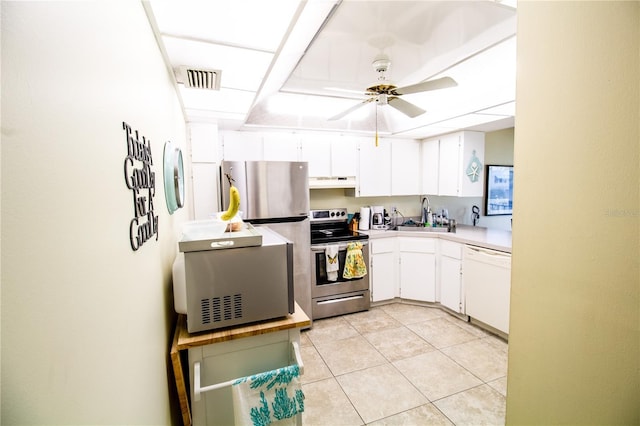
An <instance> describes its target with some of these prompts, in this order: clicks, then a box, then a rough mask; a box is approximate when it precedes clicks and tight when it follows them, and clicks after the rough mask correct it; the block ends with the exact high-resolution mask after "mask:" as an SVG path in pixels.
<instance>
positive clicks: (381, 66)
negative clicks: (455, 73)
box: [329, 54, 458, 121]
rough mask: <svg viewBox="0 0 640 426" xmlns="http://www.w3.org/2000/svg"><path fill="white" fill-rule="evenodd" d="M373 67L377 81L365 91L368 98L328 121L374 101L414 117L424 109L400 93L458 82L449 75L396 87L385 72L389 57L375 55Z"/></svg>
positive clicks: (389, 63)
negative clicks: (406, 99) (405, 98)
mask: <svg viewBox="0 0 640 426" xmlns="http://www.w3.org/2000/svg"><path fill="white" fill-rule="evenodd" d="M372 65H373V68H374V69H375V70H376V72H377V73H378V81H377V83H376V84H374V85H373V86H371V87H368V88H367V89H366V91H365V95H367V96H369V98H368V99H365V100H364V101H362V102H360V103H359V104H356V105H354V106H352V107H351V108H349V109H347V110H346V111H343V112H341V113H339V114H337V115H334V116H333V117H331V118H329V120H330V121H333V120H339V119H341V118H343V117H345V116H346V115H348V114H350V113H352V112H353V111H355V110H357V109H358V108H360V107H361V106H363V105H365V104H368V103H370V102H373V101H375V102H376V103H377V104H378V105H390V106H392V107H393V108H395V109H397V110H398V111H400V112H402V113H403V114H405V115H407V116H409V117H411V118H414V117H417V116H419V115H421V114H424V113H425V112H426V111H425V110H423V109H422V108H420V107H418V106H416V105H414V104H412V103H411V102H407V101H405V100H404V99H402V98H400V96H402V95H408V94H411V93H419V92H427V91H430V90H438V89H446V88H448V87H454V86H457V85H458V83H456V81H455V80H454V79H452V78H451V77H442V78H438V79H436V80H429V81H424V82H422V83H416V84H411V85H409V86H404V87H396V86H395V85H394V84H393V83H392V82H391V81H389V80H387V76H386V72H387V71H388V69H389V67H390V66H391V61H390V60H389V57H388V56H387V55H385V54H380V55H378V56H376V58H375V59H374V60H373V63H372Z"/></svg>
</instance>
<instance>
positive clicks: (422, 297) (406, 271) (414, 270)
mask: <svg viewBox="0 0 640 426" xmlns="http://www.w3.org/2000/svg"><path fill="white" fill-rule="evenodd" d="M435 246H436V240H435V239H431V238H429V239H427V238H412V237H406V238H403V237H400V238H398V253H399V257H400V280H399V281H400V284H399V287H400V297H402V298H403V299H411V300H418V301H421V302H435V301H436V255H435V251H436V250H435Z"/></svg>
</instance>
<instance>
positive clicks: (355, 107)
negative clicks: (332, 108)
mask: <svg viewBox="0 0 640 426" xmlns="http://www.w3.org/2000/svg"><path fill="white" fill-rule="evenodd" d="M374 100H375V98H369V99H367V100H364V101H362V102H360V103H359V104H355V105H354V106H352V107H351V108H349V109H348V110H346V111H342V112H341V113H340V114H336V115H334V116H333V117H331V118H329V121H334V120H340V119H341V118H342V117H344V116H346V115H348V114H351V113H352V112H353V111H355V110H357V109H358V108H360V107H361V106H363V105H364V104H368V103H369V102H373V101H374Z"/></svg>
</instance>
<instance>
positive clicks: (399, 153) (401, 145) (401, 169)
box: [357, 138, 421, 197]
mask: <svg viewBox="0 0 640 426" xmlns="http://www.w3.org/2000/svg"><path fill="white" fill-rule="evenodd" d="M378 145H379V146H376V145H375V139H373V138H371V139H369V138H367V139H363V140H361V141H360V149H359V151H358V191H357V195H358V196H360V197H375V196H396V195H398V196H399V195H418V194H420V183H421V179H420V170H421V166H420V142H419V141H417V140H414V139H389V138H380V139H379V140H378Z"/></svg>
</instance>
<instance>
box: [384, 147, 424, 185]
mask: <svg viewBox="0 0 640 426" xmlns="http://www.w3.org/2000/svg"><path fill="white" fill-rule="evenodd" d="M420 169H421V167H420V142H418V141H416V140H412V139H405V140H401V139H395V140H392V142H391V195H418V194H420Z"/></svg>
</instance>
